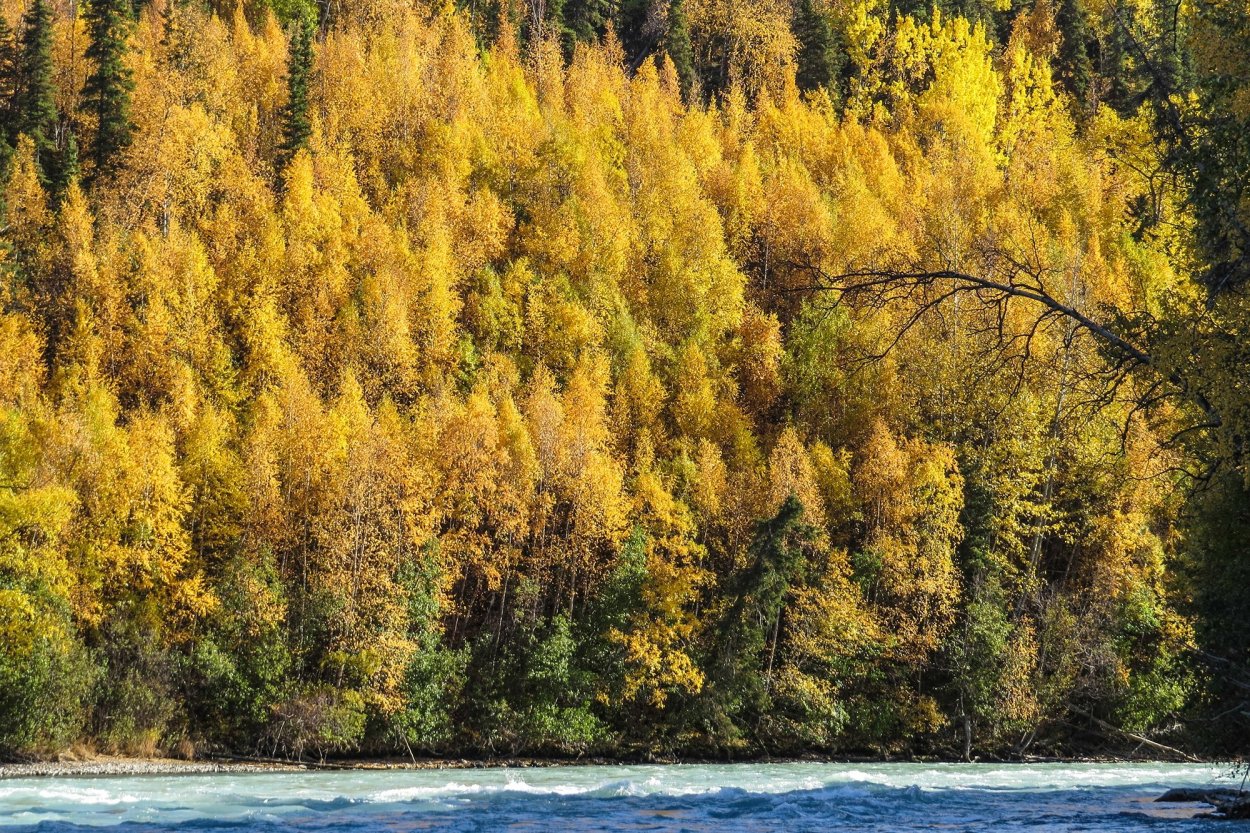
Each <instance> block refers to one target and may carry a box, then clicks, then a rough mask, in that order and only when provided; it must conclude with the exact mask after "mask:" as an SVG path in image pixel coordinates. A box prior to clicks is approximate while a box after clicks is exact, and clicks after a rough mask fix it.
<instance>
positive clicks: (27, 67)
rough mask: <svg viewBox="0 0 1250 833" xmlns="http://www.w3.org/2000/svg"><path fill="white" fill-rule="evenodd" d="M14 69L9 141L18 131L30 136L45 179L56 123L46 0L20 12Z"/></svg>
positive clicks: (48, 12) (49, 11) (49, 29)
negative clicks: (11, 124)
mask: <svg viewBox="0 0 1250 833" xmlns="http://www.w3.org/2000/svg"><path fill="white" fill-rule="evenodd" d="M15 70H16V79H15V83H14V85H13V86H14V92H13V111H14V114H15V118H14V120H13V126H12V134H11V135H10V136H9V137H8V138H9V143H10V144H16V138H17V134H19V133H24V134H26V135H27V136H29V137H30V138H31V140H32V141H33V142H34V143H35V152H36V154H38V156H39V164H40V169H41V170H42V171H43V172H44V177H45V181H46V180H47V179H48V169H49V168H52V167H54V160H53V159H51V158H49V157H50V156H51V154H52V150H53V148H54V147H55V146H54V144H53V139H54V131H55V129H56V123H57V112H56V99H55V93H56V88H55V85H54V83H53V79H52V73H53V66H52V9H51V7H50V6H49V5H48V2H47V0H35V2H33V3H31V4H30V6H29V7H28V8H27V9H26V13H25V14H24V15H23V16H22V24H21V33H20V36H19V40H18V46H17V60H16V67H15Z"/></svg>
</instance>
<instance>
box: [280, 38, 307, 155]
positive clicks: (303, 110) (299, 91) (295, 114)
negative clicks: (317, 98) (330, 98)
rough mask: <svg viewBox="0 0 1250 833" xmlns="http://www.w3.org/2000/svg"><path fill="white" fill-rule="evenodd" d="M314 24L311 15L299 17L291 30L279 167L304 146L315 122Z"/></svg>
mask: <svg viewBox="0 0 1250 833" xmlns="http://www.w3.org/2000/svg"><path fill="white" fill-rule="evenodd" d="M312 35H313V24H312V21H311V20H309V19H307V18H301V19H300V20H297V21H296V22H295V25H294V30H293V31H292V33H291V46H290V57H289V58H288V59H287V76H286V84H287V103H286V107H285V108H283V110H282V147H281V149H280V155H279V157H278V168H279V170H282V169H285V168H286V166H287V165H288V164H290V162H291V159H292V158H294V156H295V154H296V153H298V152H299V150H300V148H302V147H304V146H305V145H307V144H308V136H309V134H311V133H312V126H311V125H310V124H309V122H308V81H309V77H310V76H311V75H312Z"/></svg>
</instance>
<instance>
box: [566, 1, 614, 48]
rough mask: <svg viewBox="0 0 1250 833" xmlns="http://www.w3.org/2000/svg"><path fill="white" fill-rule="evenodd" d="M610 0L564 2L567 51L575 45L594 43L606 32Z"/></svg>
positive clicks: (609, 14) (610, 5) (611, 4)
mask: <svg viewBox="0 0 1250 833" xmlns="http://www.w3.org/2000/svg"><path fill="white" fill-rule="evenodd" d="M613 6H614V3H613V2H612V0H564V28H565V32H566V33H567V39H568V40H567V45H568V51H569V53H570V54H572V51H573V46H575V45H576V44H577V43H579V42H580V43H594V42H596V41H597V40H599V38H601V37H603V36H604V35H605V34H606V33H607V31H608V22H609V21H610V20H611V19H612V14H613Z"/></svg>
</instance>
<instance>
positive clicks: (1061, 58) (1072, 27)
mask: <svg viewBox="0 0 1250 833" xmlns="http://www.w3.org/2000/svg"><path fill="white" fill-rule="evenodd" d="M1055 25H1056V26H1057V27H1058V28H1059V32H1060V34H1061V35H1062V40H1061V41H1060V43H1059V55H1058V56H1057V59H1056V64H1057V65H1058V66H1057V68H1058V70H1059V72H1058V75H1059V80H1060V82H1061V83H1062V84H1063V85H1064V86H1065V87H1067V88H1068V92H1070V93H1072V97H1073V98H1074V99H1076V101H1077V103H1078V104H1079V105H1080V106H1081V107H1082V108H1085V107H1088V106H1089V101H1088V99H1089V89H1090V84H1091V83H1092V82H1093V77H1094V64H1093V61H1092V60H1091V59H1090V45H1091V44H1092V43H1094V40H1093V32H1092V30H1091V29H1090V25H1089V14H1088V13H1087V12H1086V11H1085V9H1084V7H1083V6H1082V5H1081V2H1080V0H1060V3H1059V8H1058V9H1057V10H1056V11H1055Z"/></svg>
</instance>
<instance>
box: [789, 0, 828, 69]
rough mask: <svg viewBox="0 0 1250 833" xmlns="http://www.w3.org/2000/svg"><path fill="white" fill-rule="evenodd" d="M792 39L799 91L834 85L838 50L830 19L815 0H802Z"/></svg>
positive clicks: (796, 15) (795, 17)
mask: <svg viewBox="0 0 1250 833" xmlns="http://www.w3.org/2000/svg"><path fill="white" fill-rule="evenodd" d="M794 37H795V38H796V39H797V40H798V42H799V54H798V65H799V66H798V72H797V74H796V76H795V80H796V81H798V85H799V89H800V90H804V91H807V90H816V89H819V88H821V87H828V86H831V85H832V84H833V81H834V79H835V78H836V76H837V68H838V67H837V65H838V49H837V45H836V44H835V43H834V37H833V28H832V27H831V26H830V25H829V18H828V17H826V16H825V15H824V13H823V12H822V10H821V9H820V8H819V7H818V6H817V5H816V2H815V0H801V2H800V3H799V7H798V10H797V11H796V13H795V16H794Z"/></svg>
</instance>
